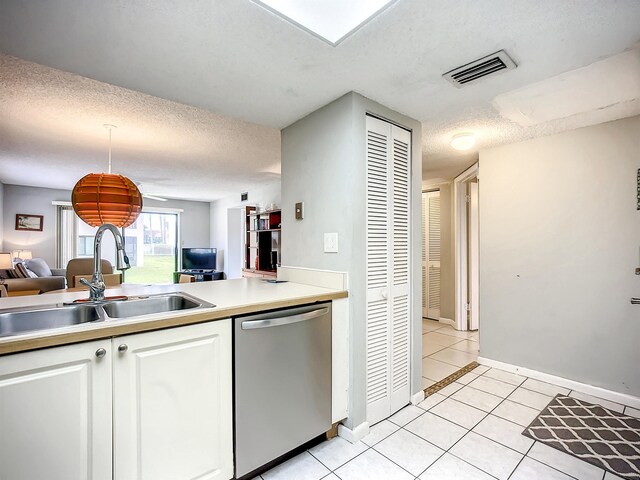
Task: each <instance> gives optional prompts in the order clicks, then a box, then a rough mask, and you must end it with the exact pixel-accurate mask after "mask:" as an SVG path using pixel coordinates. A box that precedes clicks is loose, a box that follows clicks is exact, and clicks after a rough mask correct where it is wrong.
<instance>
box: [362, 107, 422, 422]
mask: <svg viewBox="0 0 640 480" xmlns="http://www.w3.org/2000/svg"><path fill="white" fill-rule="evenodd" d="M410 149H411V133H410V132H408V131H406V130H404V129H401V128H399V127H396V126H394V125H391V124H389V123H387V122H384V121H382V120H379V119H376V118H373V117H367V174H366V175H367V178H366V179H367V202H366V204H367V232H366V252H367V253H366V259H367V265H366V267H367V321H366V328H367V359H366V361H367V421H368V422H369V423H371V424H373V423H377V422H378V421H380V420H382V419H384V418H387V417H388V416H389V415H390V414H391V413H392V412H394V411H396V410H398V409H400V408H402V407H403V406H404V405H406V404H407V403H408V402H409V399H410V386H409V353H410V342H409V335H410V295H409V274H410V256H409V238H410V216H409V212H410V204H409V201H410V182H409V179H410V168H409V166H410V164H411V163H410V161H411V158H410V151H411V150H410Z"/></svg>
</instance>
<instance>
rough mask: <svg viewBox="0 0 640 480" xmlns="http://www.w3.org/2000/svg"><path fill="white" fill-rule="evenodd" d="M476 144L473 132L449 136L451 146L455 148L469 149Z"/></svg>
mask: <svg viewBox="0 0 640 480" xmlns="http://www.w3.org/2000/svg"><path fill="white" fill-rule="evenodd" d="M475 144H476V137H475V135H474V134H473V133H459V134H457V135H454V136H453V137H452V138H451V146H452V147H453V148H455V149H456V150H460V151H464V150H469V149H470V148H471V147H473V146H474V145H475Z"/></svg>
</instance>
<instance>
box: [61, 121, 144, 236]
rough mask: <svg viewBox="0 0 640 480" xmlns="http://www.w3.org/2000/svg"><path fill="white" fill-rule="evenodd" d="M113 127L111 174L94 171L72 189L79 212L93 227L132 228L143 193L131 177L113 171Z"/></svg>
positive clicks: (77, 211) (138, 211) (140, 205)
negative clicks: (108, 224)
mask: <svg viewBox="0 0 640 480" xmlns="http://www.w3.org/2000/svg"><path fill="white" fill-rule="evenodd" d="M104 127H105V128H107V129H108V130H109V173H90V174H88V175H85V176H84V177H82V178H81V179H80V180H79V181H78V183H76V186H75V187H73V191H72V192H71V204H72V205H73V209H74V210H75V212H76V214H77V215H78V216H79V217H80V218H81V219H82V220H84V221H85V222H86V223H87V224H89V225H91V226H92V227H99V226H100V225H103V224H105V223H111V224H113V225H115V226H116V227H128V226H129V225H131V224H132V223H133V222H135V221H136V218H138V215H140V212H141V211H142V195H140V190H138V187H136V185H135V184H134V183H133V182H132V181H131V180H129V179H128V178H127V177H124V176H122V175H118V174H116V173H111V130H113V129H114V128H117V127H115V126H114V125H105V126H104Z"/></svg>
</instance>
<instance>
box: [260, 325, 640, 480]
mask: <svg viewBox="0 0 640 480" xmlns="http://www.w3.org/2000/svg"><path fill="white" fill-rule="evenodd" d="M442 335H445V334H442ZM462 341H464V340H462ZM454 345H455V344H454ZM445 348H446V347H445ZM473 372H476V373H474V374H473V376H472V377H468V378H465V377H467V375H465V377H462V378H461V379H459V380H458V381H457V382H454V383H452V384H451V385H449V386H447V387H445V388H443V389H442V390H440V391H439V392H438V393H435V394H433V395H431V396H430V397H429V398H427V399H425V400H424V401H423V402H422V403H421V404H420V405H417V406H415V405H409V406H407V407H405V408H404V409H403V410H400V412H398V413H396V414H395V415H392V416H391V417H390V418H388V419H387V420H383V421H382V422H380V423H378V424H376V425H374V426H373V427H371V432H370V433H369V435H367V436H366V437H365V438H364V439H363V440H362V441H360V442H357V443H354V444H351V443H349V442H347V441H346V440H344V439H342V438H340V437H336V438H333V439H331V440H328V441H326V442H323V443H321V444H320V445H317V446H315V447H313V448H311V449H310V450H308V451H306V452H304V453H302V454H300V455H298V456H297V457H295V458H293V459H291V460H289V461H287V462H285V463H283V464H281V465H279V466H277V467H275V468H274V469H272V470H270V471H268V472H266V473H264V474H263V475H262V477H257V478H258V479H260V478H261V479H263V480H320V479H327V480H404V479H407V480H454V479H461V480H492V479H493V480H495V479H496V478H497V479H500V480H507V479H508V480H538V479H540V480H543V479H544V480H571V479H574V480H576V479H577V480H616V479H618V480H619V479H620V477H617V476H615V475H612V474H610V473H606V474H605V472H604V470H602V469H600V468H597V467H595V466H593V465H591V464H589V463H586V462H584V461H582V460H579V459H577V458H575V457H573V456H571V455H567V454H565V453H562V452H560V451H558V450H555V449H553V448H551V447H547V446H546V445H544V444H542V443H540V442H534V441H533V440H531V439H530V438H528V437H525V436H524V435H522V431H523V430H524V427H525V426H527V425H528V424H529V423H530V422H531V421H532V420H533V418H534V417H535V416H536V415H537V414H538V413H539V412H540V410H542V409H543V408H544V407H545V406H546V404H547V403H548V402H549V401H550V400H551V398H552V397H553V396H554V395H555V394H556V393H564V394H570V395H571V396H574V397H576V398H584V399H586V398H587V397H586V396H585V394H583V393H580V392H572V391H569V390H567V389H566V388H563V387H559V386H556V385H551V384H548V383H543V382H540V381H538V380H534V379H531V378H526V377H522V376H519V375H513V374H511V373H508V372H505V371H502V370H497V369H488V368H487V367H484V366H480V367H478V368H476V369H475V370H474V371H473ZM473 372H471V373H473ZM468 375H471V374H468ZM588 400H589V401H592V402H594V403H600V404H602V405H606V406H607V407H609V408H611V409H613V410H616V411H620V412H624V413H626V414H628V415H633V416H638V415H640V411H638V410H637V409H633V408H631V407H628V406H625V405H620V404H616V403H613V402H609V401H606V400H600V399H597V398H594V397H589V398H588Z"/></svg>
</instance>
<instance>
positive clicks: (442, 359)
mask: <svg viewBox="0 0 640 480" xmlns="http://www.w3.org/2000/svg"><path fill="white" fill-rule="evenodd" d="M478 348H479V343H478V332H477V331H475V332H459V331H458V330H456V329H454V328H453V327H452V326H451V325H446V324H444V323H440V322H437V321H435V320H427V319H422V384H423V387H424V388H427V387H430V386H431V385H433V384H434V383H436V382H438V381H440V380H442V379H443V378H446V377H448V376H449V375H451V374H452V373H455V372H456V371H458V370H459V369H460V368H462V367H464V366H466V365H468V364H469V363H471V362H474V361H476V360H477V359H478ZM474 372H475V370H474ZM475 375H477V373H475V374H470V376H469V378H468V381H471V380H472V379H473V378H475Z"/></svg>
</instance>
